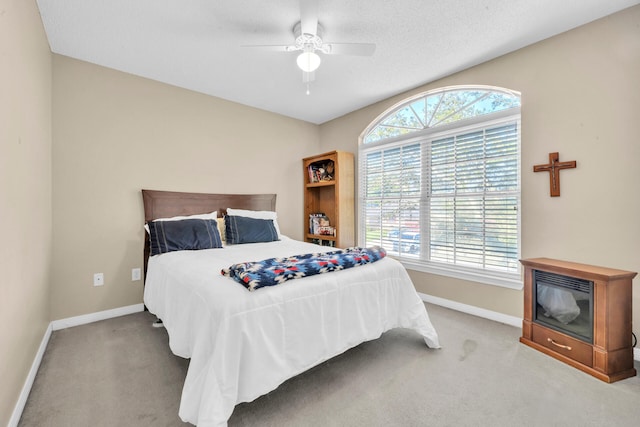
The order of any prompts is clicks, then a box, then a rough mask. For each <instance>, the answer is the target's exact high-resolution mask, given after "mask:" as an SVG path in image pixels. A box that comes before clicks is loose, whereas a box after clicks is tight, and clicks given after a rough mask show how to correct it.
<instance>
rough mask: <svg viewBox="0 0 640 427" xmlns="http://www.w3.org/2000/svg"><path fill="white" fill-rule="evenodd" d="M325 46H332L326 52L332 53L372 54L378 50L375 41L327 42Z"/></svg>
mask: <svg viewBox="0 0 640 427" xmlns="http://www.w3.org/2000/svg"><path fill="white" fill-rule="evenodd" d="M324 46H330V50H329V51H328V52H325V53H327V54H330V55H357V56H371V55H373V52H375V51H376V45H375V44H373V43H325V44H324Z"/></svg>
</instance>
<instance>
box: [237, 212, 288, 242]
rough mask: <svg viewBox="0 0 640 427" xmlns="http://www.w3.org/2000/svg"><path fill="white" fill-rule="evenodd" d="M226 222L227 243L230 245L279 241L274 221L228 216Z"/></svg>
mask: <svg viewBox="0 0 640 427" xmlns="http://www.w3.org/2000/svg"><path fill="white" fill-rule="evenodd" d="M225 222H226V230H227V243H228V244H230V245H237V244H240V243H258V242H273V241H275V240H278V232H277V231H276V227H275V226H274V225H273V220H272V219H258V218H248V217H244V216H235V215H227V216H226V217H225Z"/></svg>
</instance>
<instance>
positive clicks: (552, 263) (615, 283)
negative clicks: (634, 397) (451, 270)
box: [520, 258, 636, 383]
mask: <svg viewBox="0 0 640 427" xmlns="http://www.w3.org/2000/svg"><path fill="white" fill-rule="evenodd" d="M520 262H521V263H522V265H523V266H524V269H525V270H524V319H523V321H522V337H521V338H520V342H522V343H523V344H526V345H528V346H530V347H533V348H535V349H536V350H539V351H541V352H543V353H545V354H547V355H549V356H551V357H554V358H556V359H558V360H560V361H562V362H565V363H567V364H569V365H571V366H573V367H575V368H578V369H580V370H581V371H584V372H586V373H588V374H590V375H593V376H594V377H596V378H598V379H600V380H602V381H606V382H608V383H612V382H614V381H618V380H622V379H624V378H628V377H633V376H635V375H636V370H635V369H634V367H633V347H632V331H631V311H632V305H631V304H632V298H631V296H632V292H631V285H632V279H633V278H634V277H635V276H636V273H634V272H630V271H624V270H616V269H611V268H604V267H596V266H592V265H586V264H578V263H573V262H567V261H559V260H554V259H549V258H532V259H524V260H520ZM534 270H538V271H546V272H550V273H555V274H560V275H564V276H569V277H575V278H579V279H584V280H588V281H592V282H593V287H594V289H593V342H592V343H587V342H585V341H582V340H579V339H576V338H574V337H571V336H569V335H567V334H564V333H561V332H558V331H557V330H554V329H550V328H547V327H545V326H544V325H542V324H540V323H536V322H535V314H534V313H535V311H534V310H535V307H533V303H534V301H535V299H534V298H533V295H532V292H533V289H534V286H533V280H534V277H533V276H534V274H533V272H534Z"/></svg>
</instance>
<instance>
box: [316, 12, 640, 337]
mask: <svg viewBox="0 0 640 427" xmlns="http://www.w3.org/2000/svg"><path fill="white" fill-rule="evenodd" d="M639 22H640V6H636V7H633V8H630V9H627V10H625V11H622V12H620V13H618V14H615V15H612V16H610V17H607V18H604V19H601V20H599V21H596V22H593V23H591V24H588V25H585V26H583V27H580V28H577V29H575V30H573V31H570V32H567V33H564V34H561V35H559V36H556V37H553V38H550V39H547V40H545V41H543V42H540V43H538V44H535V45H533V46H530V47H527V48H524V49H521V50H519V51H517V52H514V53H512V54H509V55H505V56H503V57H501V58H498V59H496V60H493V61H490V62H487V63H485V64H482V65H479V66H476V67H473V68H471V69H468V70H465V71H463V72H460V73H457V74H455V75H452V76H449V77H447V78H444V79H441V80H438V81H436V82H433V83H430V84H427V85H425V86H422V87H420V88H417V89H416V90H413V91H410V92H407V93H404V94H401V95H398V96H396V97H394V98H391V99H388V100H386V101H383V102H380V103H377V104H375V105H371V106H369V107H367V108H364V109H362V110H359V111H356V112H354V113H351V114H348V115H346V116H344V117H341V118H339V119H336V120H333V121H331V122H328V123H325V124H323V125H322V126H321V143H322V145H323V149H324V150H328V149H334V148H338V149H343V150H348V151H353V152H357V148H358V145H357V143H358V136H359V135H360V133H361V132H362V131H363V130H364V129H365V128H366V127H367V126H368V125H369V123H370V122H371V121H372V120H374V119H375V118H376V117H377V116H378V115H379V114H381V113H382V112H384V111H385V110H386V109H387V108H389V107H390V106H392V105H393V104H395V103H396V102H398V101H400V100H402V99H403V98H405V97H407V96H409V95H412V94H416V93H419V92H422V91H425V90H429V89H435V88H439V87H444V86H449V85H464V84H482V85H495V86H501V87H505V88H509V89H514V90H517V91H520V92H521V93H522V257H524V258H531V257H551V258H559V259H566V260H571V261H575V262H583V263H589V264H596V265H603V266H607V267H613V268H620V269H625V270H632V271H640V197H638V196H639V193H638V185H639V184H640V167H638V161H639V160H640V139H639V138H638V135H640V119H639V117H640V25H638V23H639ZM554 151H558V152H560V160H563V161H564V160H577V163H578V165H577V166H578V167H577V169H573V170H568V171H562V173H561V182H562V195H561V196H560V197H554V198H551V197H549V176H548V174H546V173H544V174H543V173H535V174H534V173H533V172H532V168H533V165H534V164H540V163H547V160H548V153H549V152H554ZM411 276H412V278H413V280H414V283H415V285H416V287H417V289H418V290H419V291H420V292H424V293H427V294H431V295H435V296H438V297H442V298H446V299H450V300H454V301H458V302H461V303H464V304H471V305H475V306H478V307H482V308H486V309H489V310H494V311H497V312H501V313H504V314H508V315H512V316H518V317H522V292H521V291H514V290H510V289H505V288H500V287H495V286H490V285H481V284H478V283H474V282H466V281H463V280H456V279H450V278H444V277H439V276H435V275H430V274H425V273H420V272H411ZM638 283H640V279H638V278H636V279H635V280H634V287H635V289H634V290H635V294H634V297H633V309H634V315H633V323H634V331H635V333H636V335H639V336H640V288H638V286H637V285H638Z"/></svg>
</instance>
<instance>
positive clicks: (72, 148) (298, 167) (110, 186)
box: [51, 55, 319, 320]
mask: <svg viewBox="0 0 640 427" xmlns="http://www.w3.org/2000/svg"><path fill="white" fill-rule="evenodd" d="M53 112H54V115H53V121H54V124H55V125H54V133H53V139H54V149H53V190H54V195H55V198H54V203H53V232H54V251H53V253H54V255H53V269H52V277H53V286H52V304H51V308H52V313H51V318H52V320H55V319H61V318H67V317H71V316H77V315H82V314H86V313H92V312H96V311H101V310H107V309H112V308H117V307H122V306H127V305H132V304H138V303H141V302H142V282H140V281H138V282H132V281H131V269H132V268H134V267H142V249H143V229H142V225H143V220H144V215H143V210H142V197H141V194H140V190H141V189H142V188H147V189H156V190H173V191H194V192H207V193H276V194H277V195H278V199H277V206H276V210H277V212H278V216H279V221H278V222H279V224H280V226H281V229H282V231H283V233H285V234H286V235H289V236H291V237H294V238H299V239H300V238H302V213H301V212H302V160H301V159H302V158H303V157H305V156H308V155H311V154H315V153H317V152H318V150H319V132H318V127H317V126H316V125H313V124H310V123H306V122H302V121H299V120H294V119H289V118H286V117H283V116H279V115H276V114H272V113H267V112H265V111H261V110H257V109H254V108H250V107H246V106H242V105H239V104H236V103H232V102H228V101H224V100H221V99H218V98H213V97H210V96H205V95H201V94H197V93H194V92H190V91H187V90H184V89H178V88H176V87H173V86H168V85H165V84H161V83H158V82H154V81H151V80H147V79H143V78H139V77H136V76H133V75H130V74H125V73H121V72H118V71H114V70H111V69H107V68H103V67H99V66H96V65H92V64H89V63H86V62H81V61H76V60H73V59H70V58H67V57H64V56H59V55H54V56H53ZM94 273H104V276H105V285H104V286H102V287H94V286H93V274H94Z"/></svg>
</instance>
